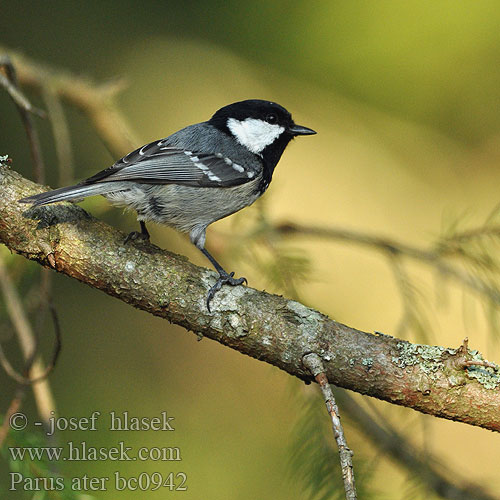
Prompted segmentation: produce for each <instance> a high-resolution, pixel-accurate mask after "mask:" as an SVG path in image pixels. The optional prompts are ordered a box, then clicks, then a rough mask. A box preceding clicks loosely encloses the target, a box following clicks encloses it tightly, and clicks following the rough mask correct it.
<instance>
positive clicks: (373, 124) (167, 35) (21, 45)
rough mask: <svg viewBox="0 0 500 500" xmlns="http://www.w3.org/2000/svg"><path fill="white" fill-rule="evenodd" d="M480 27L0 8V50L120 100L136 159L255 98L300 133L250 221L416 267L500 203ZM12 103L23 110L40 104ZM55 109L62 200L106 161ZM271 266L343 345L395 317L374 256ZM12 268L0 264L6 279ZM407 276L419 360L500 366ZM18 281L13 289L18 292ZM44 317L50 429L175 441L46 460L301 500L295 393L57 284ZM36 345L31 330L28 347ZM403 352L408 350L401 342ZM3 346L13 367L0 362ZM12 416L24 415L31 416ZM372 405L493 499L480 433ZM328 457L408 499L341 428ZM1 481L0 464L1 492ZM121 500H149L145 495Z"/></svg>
mask: <svg viewBox="0 0 500 500" xmlns="http://www.w3.org/2000/svg"><path fill="white" fill-rule="evenodd" d="M499 26H500V8H499V4H498V2H495V1H483V0H479V1H463V2H454V1H441V0H439V1H434V2H430V1H416V0H412V1H406V2H399V1H397V0H383V1H379V2H367V1H353V2H341V1H326V0H319V1H316V2H313V3H310V2H309V3H307V2H298V1H285V0H281V1H276V2H265V1H262V0H258V1H254V2H251V3H246V4H244V3H239V2H231V1H230V2H216V1H210V0H206V1H204V2H197V1H194V0H191V1H185V2H171V1H164V2H160V1H153V0H146V1H143V2H141V3H137V2H132V1H123V0H122V1H121V2H116V1H108V2H97V1H93V0H92V1H87V2H85V3H77V2H62V1H59V0H56V1H52V2H49V3H44V4H42V3H33V2H26V1H21V2H19V1H18V2H14V1H12V0H4V1H3V2H2V4H1V5H0V27H1V29H0V44H1V45H3V46H5V47H8V48H10V49H15V50H21V51H22V52H23V53H24V54H25V55H27V56H29V57H30V58H32V59H35V60H37V61H39V62H43V63H47V64H50V65H53V66H59V67H62V68H66V69H68V70H71V71H72V72H75V73H78V74H82V75H88V76H91V77H94V78H96V79H98V80H100V81H102V80H106V79H109V78H112V77H115V76H121V77H124V78H125V79H126V80H127V82H128V87H127V88H126V90H124V91H123V92H122V93H121V94H120V97H119V104H120V108H121V110H122V111H123V112H124V114H125V115H126V116H127V118H128V120H129V123H130V124H131V126H132V128H133V130H134V131H135V132H136V134H137V135H138V137H139V138H140V141H141V142H140V144H137V146H140V145H141V144H143V143H145V142H148V141H151V140H154V139H158V138H161V137H165V136H167V135H169V134H170V133H172V132H174V131H176V130H178V129H179V128H181V127H183V126H186V125H188V124H191V123H195V122H199V121H204V120H206V119H208V118H209V117H210V116H211V114H212V113H213V112H214V111H215V110H216V109H218V108H219V107H221V106H223V105H225V104H228V103H230V102H233V101H237V100H241V99H248V98H263V99H270V100H274V101H276V102H278V103H280V104H282V105H283V106H285V107H286V108H287V109H289V110H290V111H291V112H292V114H293V116H294V118H295V120H296V122H297V123H300V124H302V125H305V126H308V127H311V128H313V129H315V130H317V131H318V134H317V136H314V137H311V138H307V140H306V139H300V138H299V139H298V140H296V141H294V143H293V144H292V145H291V146H289V148H288V149H287V151H286V153H285V154H284V157H283V158H282V160H281V162H280V164H279V165H278V167H277V170H276V172H275V176H274V181H273V183H272V185H271V188H270V189H269V191H268V192H267V193H266V195H265V200H264V203H265V207H266V213H267V215H268V216H269V217H270V218H271V220H272V221H276V222H279V221H284V220H287V221H296V222H300V223H304V224H315V225H324V226H340V227H345V228H350V229H356V230H359V231H362V232H367V233H370V234H379V235H384V236H389V237H391V238H394V239H397V240H400V241H402V242H405V243H407V244H410V245H415V246H418V247H425V246H426V245H429V244H430V243H431V242H433V241H435V240H436V238H437V237H438V236H439V235H440V234H442V232H443V230H445V229H446V228H447V227H448V226H449V225H450V224H452V223H453V221H456V220H459V221H461V222H460V223H461V224H463V226H464V227H473V226H474V225H478V224H481V223H482V222H483V221H484V220H485V218H486V216H487V215H488V214H489V213H490V212H491V211H492V210H493V209H494V208H495V206H496V205H497V204H498V203H499V202H500V195H499V190H498V179H499V177H500V162H499V160H500V113H499V112H498V111H499V109H498V108H499V103H500V64H499V56H500V30H499V29H498V27H499ZM30 98H31V99H32V100H33V101H34V102H35V103H36V104H37V105H39V106H40V107H43V106H44V105H43V102H42V101H41V100H40V99H39V97H37V96H31V95H30ZM65 110H66V113H67V117H68V120H69V125H70V131H71V140H72V144H73V148H74V157H75V165H76V168H75V170H76V173H75V176H76V179H77V180H78V179H81V178H84V177H86V176H89V175H91V174H92V173H95V172H96V171H98V170H100V169H102V168H104V167H106V166H108V165H109V164H111V163H112V162H113V161H114V158H112V157H111V156H110V155H109V153H107V151H106V150H105V148H104V146H102V144H101V143H100V141H99V139H98V138H97V137H96V136H95V133H94V131H93V130H92V128H91V127H90V126H89V124H88V122H87V121H86V120H85V119H84V118H83V117H82V116H81V115H80V114H79V113H78V112H76V111H75V110H74V109H71V108H68V107H66V108H65ZM0 116H1V124H2V125H1V129H2V134H1V135H0V155H2V154H9V155H10V156H11V157H12V159H13V168H14V169H16V170H18V171H20V172H22V173H23V175H26V176H30V175H31V166H30V159H29V154H28V150H27V148H26V141H25V137H24V132H23V130H22V127H21V124H20V120H19V118H18V116H17V114H16V111H15V109H14V106H13V105H12V103H11V102H10V101H9V99H8V97H7V96H6V95H5V93H0ZM39 125H40V131H41V135H42V142H43V149H44V156H45V159H46V163H47V171H48V174H47V175H48V182H49V184H51V185H52V186H53V187H56V183H57V172H56V168H55V161H56V156H55V152H54V147H53V141H52V137H51V135H50V127H49V126H48V124H46V123H40V122H39ZM83 206H84V207H85V208H87V209H88V210H90V211H91V212H93V213H95V214H96V215H97V214H99V217H101V218H103V219H105V220H107V221H109V222H110V223H111V224H113V225H115V226H117V227H120V228H121V229H122V230H123V231H124V232H128V231H130V230H132V229H136V228H135V224H136V223H135V220H134V217H133V216H132V215H130V214H129V215H126V216H123V214H121V213H120V212H119V211H118V210H113V209H109V207H108V205H107V204H106V201H105V200H104V199H91V200H87V201H85V203H84V204H83ZM257 211H258V207H257V208H256V207H252V208H250V209H247V210H246V211H244V212H243V213H242V214H241V215H238V216H236V217H237V220H236V221H234V220H232V219H233V218H229V219H227V220H224V221H221V222H219V223H217V224H215V225H214V226H213V228H211V229H210V230H209V232H208V239H207V241H208V245H209V246H210V241H211V232H212V233H213V234H212V236H213V241H214V245H215V242H216V241H219V240H220V238H223V237H224V238H225V237H228V238H230V236H229V235H230V233H231V232H233V233H234V234H242V233H244V232H245V231H249V230H250V228H251V224H252V223H253V220H254V218H255V216H256V213H257ZM150 229H152V239H153V242H154V243H155V244H157V245H158V246H160V247H162V248H166V249H169V250H172V251H174V252H177V253H181V254H184V255H187V256H188V257H189V258H190V260H192V261H193V262H195V263H197V264H199V265H203V266H206V267H208V266H207V263H206V262H205V260H204V258H203V257H202V256H201V255H199V254H198V252H197V250H196V249H194V248H193V247H192V246H191V245H190V244H189V242H188V241H187V239H186V238H185V237H184V236H181V235H179V234H177V233H175V232H173V231H171V230H169V229H165V228H161V227H154V226H151V228H150ZM229 244H230V243H229V242H228V245H229ZM283 245H285V246H287V245H288V246H289V247H290V248H294V249H298V252H299V253H301V254H303V255H305V256H307V257H308V258H309V260H310V263H311V277H310V279H309V280H307V281H306V282H305V283H303V284H301V286H300V296H301V298H302V299H303V300H304V301H306V303H307V304H308V305H311V306H313V307H315V308H317V309H319V310H321V311H322V312H324V313H327V314H329V315H330V316H331V317H333V318H335V319H336V320H338V321H341V322H343V323H346V324H348V325H350V326H352V327H355V328H358V329H362V330H366V331H374V330H378V331H382V332H385V333H388V334H394V335H396V334H397V327H398V323H399V320H400V318H401V314H402V312H403V309H402V302H401V297H400V293H399V291H398V288H397V285H396V282H395V279H394V275H393V273H392V271H391V268H390V267H389V266H388V265H387V261H386V260H385V259H384V258H383V257H382V256H381V255H380V254H378V253H377V252H375V251H373V250H371V249H366V248H360V247H357V246H354V245H352V244H346V243H342V242H328V241H325V240H314V239H306V238H301V239H295V240H291V239H290V240H287V241H285V242H283ZM1 255H4V256H5V257H7V254H6V252H1ZM19 259H21V257H12V258H10V257H9V258H8V263H9V264H10V265H15V261H17V260H19ZM222 260H223V262H224V264H225V267H227V268H231V270H233V269H234V270H235V271H236V275H238V276H246V277H247V278H248V281H249V284H250V285H251V286H253V287H255V288H264V287H265V288H266V289H267V290H270V291H274V292H281V291H280V290H277V289H273V288H272V286H270V285H269V283H268V282H267V281H266V279H265V277H264V276H263V275H262V273H259V272H258V270H256V269H255V266H254V263H253V262H252V261H251V260H248V259H240V260H238V259H237V258H236V256H235V255H234V253H232V252H230V251H227V252H225V253H224V255H223V256H222ZM27 269H29V270H30V272H31V275H32V276H33V275H35V273H36V271H37V268H36V265H35V264H33V265H29V266H27ZM408 269H409V272H410V274H411V276H412V278H413V279H415V280H416V282H417V283H418V284H419V287H421V289H422V290H423V292H424V293H425V300H426V303H427V304H428V305H429V307H428V310H426V311H427V313H428V314H429V317H430V319H431V321H432V323H433V325H434V329H433V331H432V332H429V337H428V339H427V342H429V343H431V344H437V345H444V346H451V347H457V346H459V345H460V344H461V342H462V340H463V338H464V337H466V336H468V337H469V341H470V347H471V348H474V349H478V350H480V351H481V352H483V354H484V355H485V356H486V357H487V358H488V359H491V360H492V361H499V360H500V356H499V354H500V353H499V349H498V343H497V342H496V341H495V340H494V339H493V337H492V334H491V331H490V329H489V326H488V323H487V321H486V320H485V316H484V315H483V313H482V303H481V301H480V300H478V299H477V298H476V297H475V296H473V295H471V294H469V293H466V294H465V295H466V298H465V299H464V291H463V289H462V288H460V287H458V286H456V285H454V284H452V283H448V284H445V285H444V286H445V288H446V292H445V293H444V294H443V293H438V291H437V290H436V289H437V288H438V289H439V288H440V287H439V286H437V287H436V283H437V282H439V281H440V279H439V278H436V276H435V275H434V274H433V273H432V272H430V271H429V268H428V267H425V266H424V265H422V264H415V263H411V264H410V265H409V266H408ZM28 281H29V278H28V277H24V278H23V279H21V280H20V282H19V287H20V289H21V290H22V289H23V287H24V288H26V287H27V286H28V285H27V282H28ZM441 281H442V280H441ZM54 301H55V303H56V305H57V308H58V311H59V313H60V316H61V324H62V327H63V333H64V350H63V352H62V355H61V358H60V360H59V364H58V366H57V368H56V371H55V372H54V373H53V375H52V376H51V378H50V382H51V384H52V387H53V390H54V394H55V398H56V402H57V405H58V411H59V414H60V415H62V416H66V417H69V416H86V415H89V414H90V413H91V412H92V411H93V410H99V411H101V412H102V413H106V412H109V411H111V410H115V411H128V412H129V413H130V414H131V415H137V416H157V415H158V414H159V413H160V412H161V411H168V414H169V415H171V416H175V422H176V431H175V433H172V434H173V435H172V434H169V435H167V436H164V435H163V434H159V433H154V432H138V433H127V434H124V435H120V436H118V435H117V433H110V432H106V431H104V430H103V431H101V432H98V433H95V435H92V436H89V435H88V433H71V432H66V433H62V434H61V435H60V441H61V442H66V441H68V440H76V441H78V440H80V441H81V440H87V441H88V442H92V443H94V444H93V445H94V446H113V445H115V444H116V442H117V441H120V440H124V441H126V443H127V445H129V446H179V447H180V448H181V451H182V457H183V460H182V462H181V463H174V464H173V465H172V467H171V468H170V470H172V471H174V472H177V471H183V472H185V473H186V474H187V476H188V482H187V485H188V490H187V491H186V492H182V493H181V492H172V493H168V495H173V496H175V497H176V498H186V499H188V498H192V499H199V498H204V499H207V500H208V499H221V498H234V499H238V500H244V499H255V498H273V499H276V500H278V499H302V498H305V496H304V493H303V491H302V489H301V486H300V484H297V483H296V482H294V481H293V479H292V478H291V477H290V469H289V466H288V463H289V455H290V449H289V445H290V443H291V442H292V440H293V438H294V436H293V435H292V427H293V423H294V422H295V418H296V416H297V415H298V414H300V411H301V408H298V407H297V404H298V402H300V400H297V399H296V398H292V397H290V391H292V392H293V391H295V392H296V391H300V390H301V387H302V385H301V384H300V383H298V382H297V381H291V380H290V377H289V376H288V375H286V374H284V373H282V372H279V371H278V370H277V369H275V368H272V367H269V366H268V365H266V364H263V363H259V362H258V361H256V360H253V359H250V358H247V357H245V356H242V355H240V354H238V353H236V352H233V351H231V350H229V349H227V348H225V347H222V346H220V345H218V344H216V343H214V342H212V341H210V340H206V339H205V340H203V341H201V342H197V339H196V337H195V336H194V335H192V334H188V333H186V332H185V331H184V330H182V329H181V328H178V327H175V326H172V325H170V324H168V323H167V322H165V321H161V320H159V319H157V318H153V317H151V316H148V315H147V314H145V313H143V312H140V311H137V310H134V309H132V308H130V307H128V306H126V305H125V304H123V303H121V302H119V301H117V300H114V299H112V298H110V297H108V296H106V295H104V294H102V293H100V292H98V291H96V290H93V289H90V288H88V287H85V286H83V285H81V284H79V283H77V282H76V281H71V280H69V279H67V278H65V277H62V276H55V279H54ZM2 314H3V312H2ZM50 335H51V332H50V325H48V326H47V329H46V332H45V334H44V344H45V345H46V346H49V345H50ZM406 338H408V340H411V341H421V340H422V339H421V338H417V337H416V336H415V335H414V334H412V332H411V331H410V332H408V333H407V335H406ZM9 345H10V348H11V351H12V353H13V355H15V348H13V347H12V346H13V345H15V342H14V341H12V340H11V341H10V343H9ZM0 382H1V387H2V391H1V392H0V403H1V404H0V413H3V412H4V409H5V408H6V407H7V406H8V404H9V402H10V400H11V398H12V397H13V391H14V388H15V384H14V383H13V382H12V381H11V380H9V379H8V378H7V376H6V375H5V374H3V373H0ZM314 389H315V388H308V389H306V391H309V390H314ZM362 399H363V398H361V397H359V400H362ZM24 405H25V406H24V408H25V409H26V411H27V412H29V413H30V414H31V415H33V416H35V415H36V410H35V408H34V405H33V402H32V400H31V399H30V398H27V400H26V401H25V403H24ZM377 406H378V407H379V409H380V411H381V412H383V414H384V415H385V416H386V418H387V419H388V420H390V421H391V422H392V423H393V424H394V425H396V426H397V427H398V428H400V429H401V430H402V431H403V432H404V433H405V434H406V435H407V437H408V438H409V439H410V440H411V441H413V442H415V443H417V444H419V445H425V446H426V447H427V449H429V450H430V451H432V452H433V453H435V454H436V455H437V456H438V457H439V458H440V460H441V461H442V463H444V464H446V466H447V467H448V468H449V469H451V470H453V471H456V473H457V475H460V476H461V477H463V478H464V479H469V480H474V481H477V482H481V483H483V484H484V485H486V486H487V487H488V488H489V489H490V490H491V491H492V492H493V493H496V492H498V491H499V490H500V475H499V474H498V471H499V469H498V463H499V462H500V437H499V436H498V435H497V434H493V433H491V432H487V431H485V430H481V429H476V428H472V427H470V426H466V425H463V424H458V423H452V422H448V421H444V420H439V419H435V418H432V417H427V416H425V417H424V416H421V415H418V414H416V413H415V412H413V411H411V410H408V409H402V408H397V407H394V406H391V405H388V404H385V403H378V402H377ZM340 410H341V411H342V408H341V409H340ZM325 420H326V415H325ZM326 423H327V422H326ZM424 436H425V437H424ZM347 439H348V442H350V443H351V445H352V446H351V447H352V448H353V449H354V451H355V460H356V457H357V456H358V455H359V456H363V457H365V458H366V459H367V461H368V462H370V461H372V463H374V462H376V463H377V468H376V472H375V474H374V477H373V479H372V484H373V489H374V490H375V489H376V490H377V491H379V492H380V494H381V498H387V499H399V498H410V496H406V495H405V493H404V492H405V491H406V490H405V488H406V486H405V485H406V482H407V473H406V472H404V471H402V469H401V468H400V467H398V466H395V465H394V464H393V463H392V462H391V461H389V460H387V459H385V458H383V459H382V460H380V454H379V452H377V450H376V449H375V448H373V447H371V446H367V445H366V443H365V442H364V439H363V438H362V437H361V435H359V436H358V431H357V430H356V428H355V427H351V426H348V428H347ZM471 457H473V459H472V458H471ZM355 464H356V462H355ZM165 467H167V468H168V467H170V464H168V463H167V464H166V465H165V464H159V463H155V462H150V461H149V462H143V463H140V464H139V465H138V463H137V462H126V463H119V464H118V463H113V462H109V461H108V462H97V463H76V464H75V463H65V464H62V465H61V469H62V471H63V472H64V473H65V474H66V476H67V477H73V476H75V475H82V474H83V473H88V474H89V475H93V476H110V475H112V474H113V472H114V471H115V470H119V471H120V472H121V473H123V474H124V475H136V474H138V473H139V472H142V471H146V472H153V471H159V470H166V469H165ZM6 474H7V472H6V467H5V462H3V461H0V484H2V482H3V480H4V478H5V477H6ZM10 495H11V494H10V493H9V497H8V498H9V499H10V498H13V499H15V498H23V497H21V496H16V495H15V494H12V497H11V496H10ZM95 496H96V497H97V498H102V499H116V498H119V499H124V500H126V499H128V498H138V496H137V493H136V492H131V491H128V492H127V491H124V492H120V493H116V492H115V491H114V490H113V489H112V488H110V490H109V491H105V492H98V493H95ZM6 498H7V497H6ZM141 498H163V495H162V494H161V493H159V492H156V493H149V492H147V493H141ZM411 498H420V497H419V496H415V497H411ZM422 498H430V497H429V496H428V495H427V494H426V495H423V496H422Z"/></svg>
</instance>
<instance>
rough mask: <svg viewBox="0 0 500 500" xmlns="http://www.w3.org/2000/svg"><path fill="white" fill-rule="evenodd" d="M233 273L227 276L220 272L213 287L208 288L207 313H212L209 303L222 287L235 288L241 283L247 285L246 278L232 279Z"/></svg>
mask: <svg viewBox="0 0 500 500" xmlns="http://www.w3.org/2000/svg"><path fill="white" fill-rule="evenodd" d="M233 276H234V272H232V273H230V274H228V273H226V271H222V272H220V273H219V279H218V280H217V281H216V283H215V285H214V286H213V287H212V288H210V290H209V292H208V297H207V309H208V312H212V311H211V310H210V301H211V300H212V299H213V298H214V297H215V294H216V293H217V292H218V291H219V290H220V289H221V288H222V285H231V286H237V285H241V284H242V283H246V284H248V281H247V279H246V278H233Z"/></svg>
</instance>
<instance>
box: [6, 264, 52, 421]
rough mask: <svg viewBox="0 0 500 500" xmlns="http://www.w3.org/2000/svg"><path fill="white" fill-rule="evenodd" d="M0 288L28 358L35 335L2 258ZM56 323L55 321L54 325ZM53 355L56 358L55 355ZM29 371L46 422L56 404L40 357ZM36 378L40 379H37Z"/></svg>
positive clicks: (25, 355) (41, 415)
mask: <svg viewBox="0 0 500 500" xmlns="http://www.w3.org/2000/svg"><path fill="white" fill-rule="evenodd" d="M0 289H1V290H2V293H3V295H4V298H5V305H6V308H7V312H8V313H9V316H10V318H11V321H12V323H13V325H14V328H15V330H16V333H17V337H18V340H19V344H20V346H21V351H22V353H23V357H24V359H25V360H29V359H30V358H31V356H32V354H33V353H34V352H36V342H35V336H34V333H33V330H32V328H31V325H30V323H29V321H28V319H27V317H26V314H25V311H24V308H23V305H22V301H21V298H20V297H19V295H18V293H17V290H16V289H15V287H14V284H13V283H12V281H11V279H10V276H9V274H8V272H7V269H6V267H5V264H4V262H3V260H2V259H0ZM56 324H57V321H56V322H55V325H56ZM57 329H58V325H57V326H56V335H57V336H58V338H59V335H60V332H58V331H57ZM59 340H60V339H59ZM59 344H60V342H59ZM56 346H57V343H56ZM55 357H56V359H57V355H56V356H55ZM30 373H31V375H32V377H33V379H35V380H37V383H36V384H34V385H33V393H34V396H35V401H36V405H37V408H38V413H39V414H40V417H41V418H42V419H43V420H44V422H48V421H49V418H50V417H51V416H52V414H51V412H52V411H54V412H55V410H56V405H55V401H54V397H53V395H52V390H51V389H50V385H49V383H48V381H47V379H45V378H44V376H45V373H46V368H45V367H44V365H43V362H42V361H41V359H40V358H38V357H37V358H36V359H34V360H33V363H32V366H31V369H30ZM38 379H40V380H39V381H38Z"/></svg>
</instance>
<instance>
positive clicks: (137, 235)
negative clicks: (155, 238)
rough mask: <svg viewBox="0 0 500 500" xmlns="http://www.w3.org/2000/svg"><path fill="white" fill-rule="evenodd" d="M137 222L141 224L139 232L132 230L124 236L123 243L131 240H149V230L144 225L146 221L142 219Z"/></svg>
mask: <svg viewBox="0 0 500 500" xmlns="http://www.w3.org/2000/svg"><path fill="white" fill-rule="evenodd" d="M139 224H140V225H141V232H139V231H132V232H131V233H130V234H129V235H128V236H127V237H126V238H125V241H124V242H123V243H128V242H129V241H131V240H143V241H149V231H148V229H147V227H146V223H145V222H144V221H143V220H140V221H139Z"/></svg>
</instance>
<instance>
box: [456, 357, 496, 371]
mask: <svg viewBox="0 0 500 500" xmlns="http://www.w3.org/2000/svg"><path fill="white" fill-rule="evenodd" d="M463 366H465V367H467V366H484V367H485V368H493V369H494V370H499V369H500V366H498V365H496V364H495V363H492V362H491V361H486V360H485V359H469V360H467V361H464V365H463Z"/></svg>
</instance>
